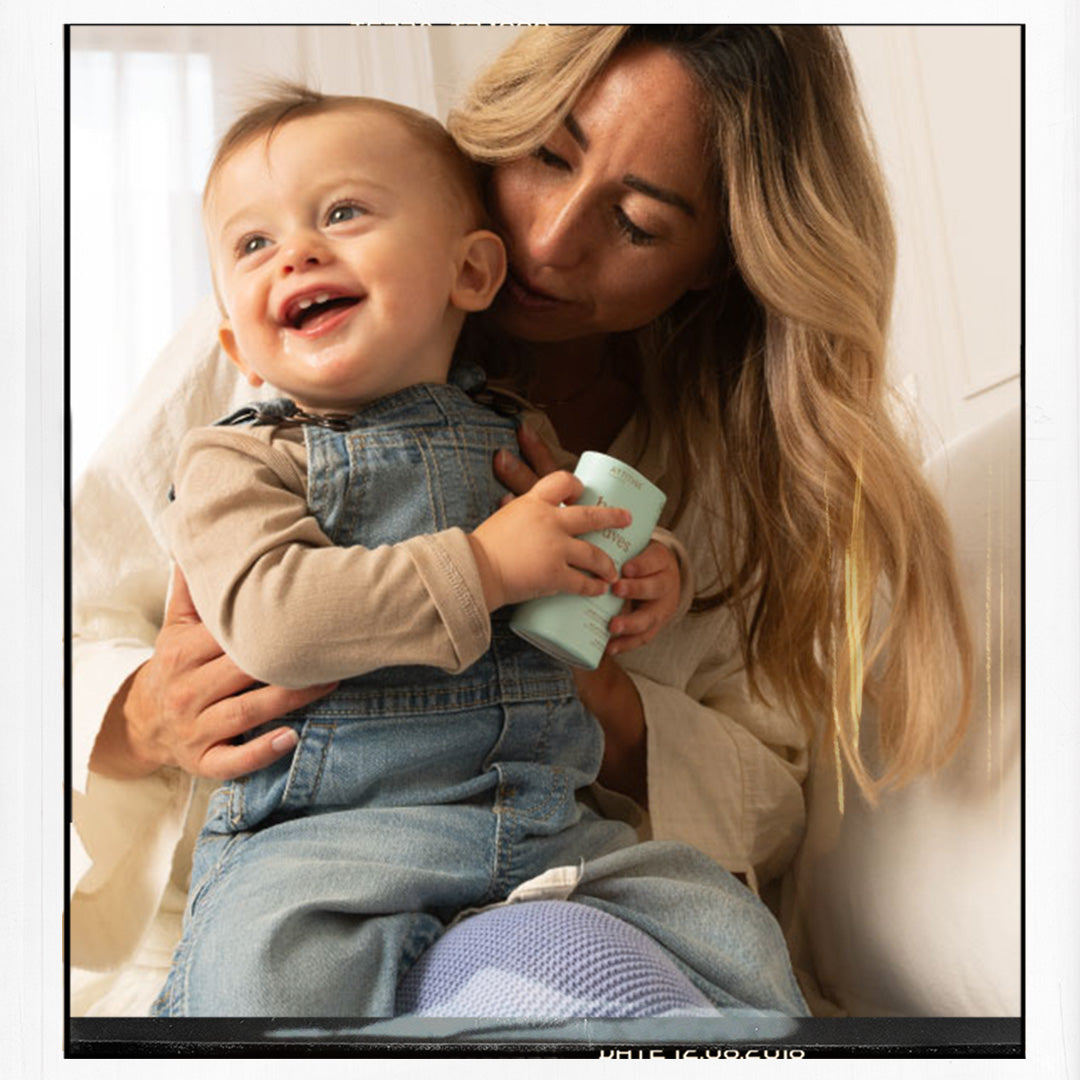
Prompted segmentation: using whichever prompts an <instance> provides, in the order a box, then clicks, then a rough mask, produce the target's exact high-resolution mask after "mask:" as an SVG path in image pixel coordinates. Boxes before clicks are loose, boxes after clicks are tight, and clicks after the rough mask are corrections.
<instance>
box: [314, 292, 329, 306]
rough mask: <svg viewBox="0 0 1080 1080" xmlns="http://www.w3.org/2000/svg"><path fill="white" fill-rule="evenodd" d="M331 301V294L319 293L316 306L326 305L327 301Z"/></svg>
mask: <svg viewBox="0 0 1080 1080" xmlns="http://www.w3.org/2000/svg"><path fill="white" fill-rule="evenodd" d="M329 299H330V294H329V293H327V292H321V293H319V295H318V296H316V297H315V303H316V304H325V303H326V301H327V300H329Z"/></svg>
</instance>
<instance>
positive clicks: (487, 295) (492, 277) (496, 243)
mask: <svg viewBox="0 0 1080 1080" xmlns="http://www.w3.org/2000/svg"><path fill="white" fill-rule="evenodd" d="M461 244H462V248H461V252H462V255H461V261H460V262H459V263H458V272H457V281H455V283H454V287H453V289H452V290H451V292H450V303H452V304H453V305H454V307H456V308H460V309H461V310H462V311H483V310H484V308H486V307H488V306H490V304H491V301H492V300H494V299H495V294H496V293H497V292H498V291H499V286H500V285H502V283H503V279H504V278H505V277H506V248H505V247H503V242H502V241H501V240H500V239H499V238H498V237H497V236H496V235H495V234H494V233H493V232H489V231H488V230H487V229H477V230H475V231H474V232H471V233H469V234H468V235H467V236H466V237H465V238H464V239H463V240H462V241H461Z"/></svg>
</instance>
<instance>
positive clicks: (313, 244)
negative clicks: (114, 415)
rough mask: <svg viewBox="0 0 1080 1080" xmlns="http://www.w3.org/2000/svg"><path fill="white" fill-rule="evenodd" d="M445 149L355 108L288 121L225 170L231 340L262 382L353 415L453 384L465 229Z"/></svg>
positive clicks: (213, 230)
mask: <svg viewBox="0 0 1080 1080" xmlns="http://www.w3.org/2000/svg"><path fill="white" fill-rule="evenodd" d="M447 185H448V181H447V180H446V178H445V175H444V170H443V169H442V168H440V167H439V163H438V161H437V158H436V157H435V154H434V152H433V151H431V150H429V149H428V148H427V147H425V146H424V145H423V144H422V143H421V142H419V140H418V138H417V136H415V135H413V134H412V133H411V132H409V131H408V129H406V128H405V127H404V126H403V124H402V123H401V121H399V120H398V119H397V118H396V117H393V116H389V115H386V114H383V113H381V112H378V111H375V110H371V109H365V108H355V109H347V110H339V111H335V112H328V113H323V114H321V115H317V116H308V117H301V118H299V119H296V120H293V121H290V122H286V123H285V124H284V125H283V126H281V127H280V128H278V130H277V131H276V132H275V133H274V134H273V136H272V137H271V138H270V139H269V140H268V139H267V138H266V137H265V136H258V137H256V138H255V139H253V140H252V141H251V142H250V143H249V144H247V145H246V146H242V147H241V148H240V149H239V150H238V151H236V153H235V154H234V155H233V156H232V157H230V158H229V159H228V160H227V161H226V162H225V163H224V165H223V167H222V168H221V170H220V172H219V173H218V176H217V178H216V180H215V182H214V185H213V187H212V190H211V192H210V195H209V198H208V200H207V206H206V226H207V235H208V237H209V239H210V248H211V259H212V261H213V264H214V267H215V271H216V275H217V282H218V287H219V290H220V293H221V297H222V300H223V302H224V305H225V310H226V319H225V322H224V323H223V325H222V344H223V345H224V346H225V348H226V350H227V351H228V352H229V354H230V356H232V358H233V360H234V361H235V362H236V363H237V364H238V365H239V366H240V367H241V369H242V370H244V371H245V372H246V373H247V374H248V377H249V379H250V380H251V381H252V383H253V384H255V385H258V384H259V383H260V382H262V381H266V382H269V383H271V384H272V385H273V386H275V387H277V389H279V390H280V391H282V392H283V393H285V394H287V395H288V396H289V397H291V398H293V399H294V400H296V401H297V403H298V404H300V405H302V406H306V407H309V408H313V409H325V410H348V409H350V408H354V407H356V406H358V405H361V404H363V403H364V402H367V401H371V400H373V399H375V398H378V397H382V396H384V395H385V394H389V393H393V392H394V391H396V390H400V389H402V388H403V387H405V386H411V385H413V384H415V383H420V382H443V381H445V378H446V372H447V368H448V365H449V358H450V354H451V352H452V349H453V343H454V340H455V339H456V335H457V332H458V330H459V329H460V320H461V315H460V313H459V312H458V311H456V310H455V309H454V308H453V307H452V305H451V303H450V293H451V289H452V287H453V282H454V280H455V274H456V268H457V260H458V257H459V252H460V245H461V244H462V243H463V242H464V237H465V235H466V232H467V228H466V221H465V217H464V213H463V211H462V210H460V209H457V206H458V200H456V199H455V198H453V197H452V196H451V194H450V193H449V192H448V191H447V190H446V188H447Z"/></svg>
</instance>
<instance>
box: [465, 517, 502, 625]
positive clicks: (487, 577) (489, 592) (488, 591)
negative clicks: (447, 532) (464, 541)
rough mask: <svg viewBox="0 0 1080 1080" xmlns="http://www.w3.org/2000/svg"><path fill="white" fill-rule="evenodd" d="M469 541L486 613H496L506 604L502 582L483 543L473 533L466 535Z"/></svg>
mask: <svg viewBox="0 0 1080 1080" xmlns="http://www.w3.org/2000/svg"><path fill="white" fill-rule="evenodd" d="M466 536H467V537H468V540H469V548H470V550H471V551H472V555H473V559H474V560H475V561H476V570H477V573H478V574H479V575H480V588H481V589H482V590H483V593H484V605H485V606H486V607H487V609H488V612H489V613H490V612H493V611H497V610H498V609H499V608H501V607H502V606H503V605H504V604H505V603H506V598H505V596H504V593H503V588H502V580H501V578H500V576H499V573H498V571H497V570H496V569H495V565H494V563H493V562H492V561H491V558H490V556H489V555H488V553H487V549H486V548H485V547H484V541H483V540H482V539H481V538H480V537H478V536H477V535H476V533H475V532H471V533H466Z"/></svg>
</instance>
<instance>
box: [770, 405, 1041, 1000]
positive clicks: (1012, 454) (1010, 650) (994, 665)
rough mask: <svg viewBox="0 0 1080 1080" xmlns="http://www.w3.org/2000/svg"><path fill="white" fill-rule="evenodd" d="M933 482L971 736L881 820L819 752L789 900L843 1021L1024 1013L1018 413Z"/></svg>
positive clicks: (805, 954)
mask: <svg viewBox="0 0 1080 1080" xmlns="http://www.w3.org/2000/svg"><path fill="white" fill-rule="evenodd" d="M927 470H928V475H929V477H930V478H931V480H932V482H934V483H935V484H936V485H937V487H938V490H939V491H940V492H941V493H942V495H943V498H944V501H945V506H946V510H947V512H948V514H949V517H950V520H951V522H952V525H953V528H954V531H955V536H956V542H957V548H958V555H959V559H960V564H961V574H962V579H963V586H964V591H965V595H966V598H967V603H968V613H969V616H970V619H971V623H972V629H973V637H974V642H975V658H976V659H975V700H974V710H973V714H972V720H971V726H970V728H969V730H968V732H967V735H966V738H965V740H964V742H963V744H962V746H961V749H960V751H959V752H958V754H957V756H956V757H955V758H954V759H953V760H952V761H951V762H950V763H949V764H948V765H947V766H946V767H945V768H944V769H943V770H941V772H940V773H938V774H936V775H934V776H931V777H929V778H925V779H923V780H920V781H918V782H916V783H914V784H913V785H910V786H909V787H907V788H905V789H903V790H901V791H900V792H898V793H894V794H892V795H890V796H887V797H885V798H884V799H883V801H882V802H881V804H880V805H879V806H878V808H877V809H876V810H870V809H869V808H868V807H867V806H866V805H865V803H864V802H863V801H862V800H861V799H859V798H857V797H855V796H854V794H853V791H852V785H851V784H850V783H849V784H848V785H847V792H846V798H845V806H844V812H843V813H842V814H841V813H840V810H839V799H838V794H837V784H836V777H835V773H834V771H833V768H832V761H831V758H830V756H829V755H820V759H819V760H818V762H817V764H816V766H815V770H814V774H813V775H812V777H811V781H810V789H809V795H808V803H809V813H808V828H807V835H806V839H805V841H804V844H803V847H802V850H801V853H800V855H799V858H798V861H797V863H796V865H795V867H794V868H793V871H792V873H791V874H790V876H789V881H788V886H789V890H788V895H787V896H786V897H785V902H786V903H787V904H789V905H790V904H795V905H796V906H797V909H798V913H799V919H798V922H797V923H796V926H795V929H794V931H793V935H794V939H795V940H794V941H793V945H794V947H795V952H796V953H797V954H798V960H797V962H799V963H800V964H802V965H803V966H805V967H808V968H810V969H811V970H812V971H813V972H814V975H815V976H816V980H817V982H818V984H819V986H820V989H821V992H822V994H823V996H824V998H825V999H826V1000H827V1001H831V1002H832V1003H834V1004H835V1005H837V1006H839V1008H840V1009H841V1010H842V1011H843V1012H845V1013H847V1014H848V1015H852V1016H996V1017H1003V1016H1018V1015H1019V1014H1020V999H1021V942H1020V934H1021V912H1020V892H1021V869H1020V848H1021V839H1020V779H1021V761H1020V757H1021V727H1020V700H1021V698H1020V640H1021V638H1020V635H1021V616H1022V612H1021V594H1020V535H1021V477H1020V411H1019V408H1014V409H1012V410H1010V411H1008V412H1007V413H1005V414H1004V415H1002V416H1000V417H999V418H998V419H996V420H994V421H993V422H991V423H988V424H986V425H985V426H983V427H982V428H980V429H979V430H977V431H976V432H974V433H972V434H970V435H968V436H966V437H964V438H962V439H959V440H958V441H956V442H955V443H953V444H952V445H950V446H947V447H946V448H945V449H944V450H943V451H942V452H940V453H938V454H937V455H935V457H934V458H932V459H931V460H930V461H929V462H928V463H927ZM867 722H869V723H872V722H873V718H872V716H869V717H867ZM822 1009H823V1011H827V1010H826V1009H825V1007H824V1006H822Z"/></svg>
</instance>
